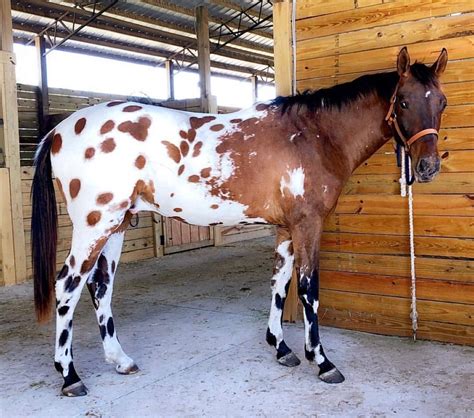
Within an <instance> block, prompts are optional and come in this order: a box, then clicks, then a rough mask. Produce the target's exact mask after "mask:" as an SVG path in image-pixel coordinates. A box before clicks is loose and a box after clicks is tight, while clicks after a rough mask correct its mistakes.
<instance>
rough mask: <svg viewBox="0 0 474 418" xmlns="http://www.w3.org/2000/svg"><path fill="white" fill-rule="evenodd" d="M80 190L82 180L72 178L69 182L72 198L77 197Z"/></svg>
mask: <svg viewBox="0 0 474 418" xmlns="http://www.w3.org/2000/svg"><path fill="white" fill-rule="evenodd" d="M79 190H81V180H79V179H72V180H71V181H70V183H69V194H70V195H71V198H73V199H74V198H76V197H77V195H78V194H79Z"/></svg>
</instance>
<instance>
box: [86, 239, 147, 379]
mask: <svg viewBox="0 0 474 418" xmlns="http://www.w3.org/2000/svg"><path fill="white" fill-rule="evenodd" d="M124 234H125V232H116V233H114V234H112V235H111V236H110V238H109V240H108V241H107V244H106V245H105V247H104V249H103V250H102V253H101V254H100V256H99V258H98V260H97V264H96V266H95V268H94V270H93V272H92V273H91V275H90V276H89V279H88V280H87V287H88V289H89V292H90V294H91V297H92V303H93V304H94V308H95V312H96V316H97V322H98V324H99V329H100V336H101V338H102V342H103V345H104V353H105V359H106V361H107V362H109V363H114V364H116V368H115V369H116V370H117V372H118V373H121V374H131V373H135V372H137V371H138V366H137V365H136V364H135V362H134V361H133V360H132V359H131V358H130V357H128V356H127V355H126V354H125V352H124V351H123V350H122V346H121V345H120V343H119V341H118V338H117V330H116V328H115V325H114V319H113V317H112V308H111V303H112V292H113V286H114V278H115V272H116V271H117V266H118V262H119V259H120V254H121V252H122V245H123V239H124Z"/></svg>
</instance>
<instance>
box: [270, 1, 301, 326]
mask: <svg viewBox="0 0 474 418" xmlns="http://www.w3.org/2000/svg"><path fill="white" fill-rule="evenodd" d="M273 29H274V30H273V45H274V51H275V58H274V61H275V87H276V94H277V95H280V96H288V95H290V94H291V91H292V67H293V57H292V45H291V32H292V31H291V1H289V0H282V1H278V2H276V3H274V5H273ZM297 282H298V279H297V277H296V273H295V270H293V274H292V277H291V283H290V288H289V291H288V296H287V298H286V303H285V310H284V312H283V320H284V321H289V322H295V321H296V320H298V319H300V318H301V315H300V313H301V309H300V308H299V302H298V290H297Z"/></svg>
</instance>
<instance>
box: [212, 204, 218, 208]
mask: <svg viewBox="0 0 474 418" xmlns="http://www.w3.org/2000/svg"><path fill="white" fill-rule="evenodd" d="M218 207H219V205H216V204H215V203H214V204H213V205H211V209H217V208H218Z"/></svg>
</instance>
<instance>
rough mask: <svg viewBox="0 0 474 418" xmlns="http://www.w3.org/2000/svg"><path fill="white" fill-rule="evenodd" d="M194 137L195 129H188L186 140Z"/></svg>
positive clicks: (190, 140)
mask: <svg viewBox="0 0 474 418" xmlns="http://www.w3.org/2000/svg"><path fill="white" fill-rule="evenodd" d="M195 138H196V130H195V129H188V141H189V142H193V141H194V139H195Z"/></svg>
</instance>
